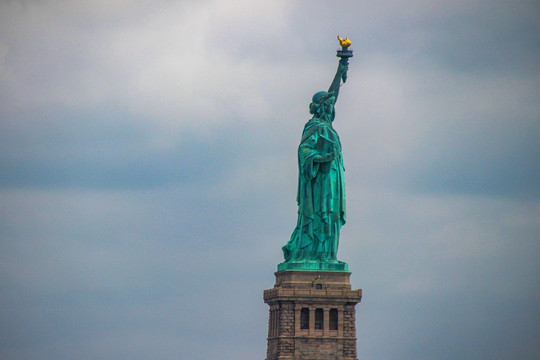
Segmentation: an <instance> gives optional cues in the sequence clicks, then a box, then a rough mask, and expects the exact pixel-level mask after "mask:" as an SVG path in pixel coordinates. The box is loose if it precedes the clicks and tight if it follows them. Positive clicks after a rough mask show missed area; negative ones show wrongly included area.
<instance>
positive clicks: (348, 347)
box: [264, 271, 362, 360]
mask: <svg viewBox="0 0 540 360" xmlns="http://www.w3.org/2000/svg"><path fill="white" fill-rule="evenodd" d="M275 275H276V283H275V285H274V288H273V289H269V290H265V291H264V302H265V303H267V304H268V305H269V306H270V317H269V321H268V349H267V353H266V360H285V359H287V360H358V358H357V356H356V324H355V306H356V304H357V303H359V302H360V300H361V299H362V290H360V289H358V290H351V284H350V282H349V277H350V275H351V273H350V272H339V271H335V272H332V271H328V272H325V271H278V272H276V273H275Z"/></svg>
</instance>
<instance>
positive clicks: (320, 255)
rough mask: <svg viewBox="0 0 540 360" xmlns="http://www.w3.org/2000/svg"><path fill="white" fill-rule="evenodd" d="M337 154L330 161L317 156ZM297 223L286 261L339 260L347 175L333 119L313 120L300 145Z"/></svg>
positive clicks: (285, 247) (285, 255)
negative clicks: (317, 158) (326, 120)
mask: <svg viewBox="0 0 540 360" xmlns="http://www.w3.org/2000/svg"><path fill="white" fill-rule="evenodd" d="M334 150H335V153H336V156H335V157H334V158H333V159H332V160H330V161H327V162H317V161H314V158H315V156H316V155H327V154H328V153H331V152H333V151H334ZM298 170H299V174H298V193H297V202H298V222H297V225H296V228H295V229H294V232H293V234H292V236H291V239H290V240H289V242H288V243H287V244H286V245H285V246H284V247H283V248H282V249H283V254H284V257H285V261H336V256H337V249H338V245H339V233H340V229H341V226H342V225H343V224H345V176H344V171H345V168H344V167H343V160H342V157H341V142H340V140H339V136H338V134H337V133H336V131H335V130H334V129H333V128H332V123H331V121H328V122H325V121H323V120H320V119H318V118H316V117H314V118H313V119H311V120H310V121H309V122H308V123H307V124H306V126H305V127H304V131H303V133H302V139H301V141H300V146H299V147H298Z"/></svg>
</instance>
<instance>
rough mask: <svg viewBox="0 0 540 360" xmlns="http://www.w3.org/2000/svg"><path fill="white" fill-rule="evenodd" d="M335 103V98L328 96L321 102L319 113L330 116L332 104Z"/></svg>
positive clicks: (332, 108)
mask: <svg viewBox="0 0 540 360" xmlns="http://www.w3.org/2000/svg"><path fill="white" fill-rule="evenodd" d="M335 102H336V98H335V97H334V96H330V97H328V98H326V99H324V100H323V101H321V103H320V106H321V113H323V114H331V113H332V112H333V110H334V104H335Z"/></svg>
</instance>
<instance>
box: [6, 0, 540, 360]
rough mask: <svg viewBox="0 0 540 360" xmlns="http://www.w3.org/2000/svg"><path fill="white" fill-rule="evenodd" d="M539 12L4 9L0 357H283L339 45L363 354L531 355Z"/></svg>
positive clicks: (344, 252) (494, 7)
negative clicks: (270, 342) (278, 301)
mask: <svg viewBox="0 0 540 360" xmlns="http://www.w3.org/2000/svg"><path fill="white" fill-rule="evenodd" d="M538 11H539V9H538V6H537V5H536V3H534V2H522V3H520V4H517V3H516V4H513V3H504V2H498V1H496V2H486V1H480V0H479V1H467V2H465V1H463V2H459V1H458V2H455V1H454V2H448V1H430V2H426V1H414V2H409V3H407V4H404V3H402V2H398V1H383V2H378V3H377V4H371V3H370V4H368V3H365V4H358V3H357V2H353V1H344V2H338V3H336V4H333V5H328V4H326V3H324V2H318V1H315V2H309V3H308V2H302V1H295V2H290V1H287V2H286V1H275V2H272V3H268V4H255V3H252V2H246V1H205V2H189V1H187V2H181V3H173V2H168V1H160V2H152V3H149V2H141V1H125V2H118V3H115V4H111V3H109V2H95V1H93V2H86V1H79V2H76V3H68V2H54V1H45V2H34V1H24V2H4V3H2V4H1V5H0V14H1V15H0V20H1V21H0V85H1V86H0V168H2V171H1V173H0V239H1V240H0V289H1V291H0V324H1V325H0V334H1V336H0V357H1V358H3V359H13V360H14V359H38V358H39V359H55V360H58V359H68V358H69V359H71V358H77V359H83V360H84V359H98V358H99V359H102V358H115V359H128V358H129V359H147V358H156V359H169V358H175V359H176V358H182V359H208V358H221V359H241V358H250V357H257V356H259V357H263V356H264V353H265V346H266V343H265V336H266V330H267V329H266V324H267V308H266V305H265V304H263V303H262V300H261V296H262V290H263V289H266V288H270V287H271V286H272V283H273V275H272V273H273V271H275V267H276V264H277V263H278V262H280V261H281V259H282V257H281V256H282V255H281V250H280V247H281V246H282V245H283V244H284V243H285V242H286V241H287V240H288V237H289V236H290V234H291V232H292V230H293V227H294V225H295V223H296V207H295V206H296V204H295V197H296V176H297V173H296V171H297V170H296V158H295V156H296V155H295V154H296V146H297V143H298V140H299V136H300V133H301V130H302V127H303V125H304V123H305V121H306V120H307V119H308V117H309V114H308V111H307V107H308V104H309V101H310V98H311V96H312V94H313V93H314V92H316V91H318V90H323V89H325V88H327V87H328V85H329V82H330V80H331V77H332V75H333V71H335V67H336V61H337V59H336V58H335V57H334V53H333V52H334V51H335V50H336V47H337V42H335V36H336V35H337V34H340V35H343V36H348V37H350V38H351V39H352V41H353V48H354V50H355V57H354V58H353V59H352V61H351V65H350V70H349V80H348V82H347V83H346V84H345V85H344V86H343V88H342V91H341V94H340V100H339V103H338V107H337V120H336V123H335V127H336V128H337V130H338V132H339V133H340V136H341V140H342V143H343V148H344V157H345V166H346V168H347V171H346V176H347V187H348V188H347V195H348V223H347V224H346V226H345V227H344V228H343V239H342V241H341V244H340V258H341V259H342V260H344V261H347V262H348V263H349V266H350V269H351V270H352V272H353V275H352V281H353V286H355V287H361V288H363V289H364V299H363V300H362V303H361V304H359V305H358V307H357V311H358V313H357V318H358V319H357V328H358V350H359V354H361V355H360V356H359V357H362V358H366V359H380V358H388V359H390V358H400V359H413V358H414V359H418V358H420V359H434V358H435V359H450V358H452V359H455V358H467V359H486V358H489V359H507V358H520V359H535V358H536V357H537V354H538V352H539V350H540V349H539V348H538V345H537V343H538V342H537V341H536V339H537V338H538V336H539V335H540V328H539V326H538V321H537V319H538V318H539V316H540V308H539V307H538V303H539V299H540V293H539V292H538V290H537V286H536V283H537V280H536V279H537V278H538V274H539V273H540V271H539V270H540V269H539V268H538V265H537V263H538V261H537V259H538V256H539V254H540V247H539V244H538V236H539V235H540V228H539V226H538V218H539V216H540V214H539V213H538V209H539V205H538V195H539V193H538V185H537V184H538V182H539V180H540V168H539V166H540V165H539V164H540V163H539V162H538V160H537V159H538V158H539V155H540V154H539V150H538V146H537V142H538V141H537V139H538V135H540V129H539V122H538V120H539V118H540V108H539V107H538V105H537V94H538V93H539V90H540V89H539V84H540V81H539V80H540V79H539V74H540V73H539V72H538V65H537V58H538V50H539V42H538V40H537V36H535V34H537V33H538V30H539V29H538V27H539V23H538V21H537V20H536V18H537V16H536V15H537V14H538ZM389 344H390V345H389Z"/></svg>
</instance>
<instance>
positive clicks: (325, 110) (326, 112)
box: [309, 91, 336, 121]
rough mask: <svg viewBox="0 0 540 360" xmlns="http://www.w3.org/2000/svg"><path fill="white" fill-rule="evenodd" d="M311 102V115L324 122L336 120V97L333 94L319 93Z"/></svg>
mask: <svg viewBox="0 0 540 360" xmlns="http://www.w3.org/2000/svg"><path fill="white" fill-rule="evenodd" d="M311 101H312V102H311V104H309V113H310V114H313V115H315V117H317V118H320V119H323V120H328V121H333V120H334V115H335V110H334V103H335V102H336V97H335V96H334V93H333V92H326V91H319V92H317V93H315V95H313V98H312V100H311Z"/></svg>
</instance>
